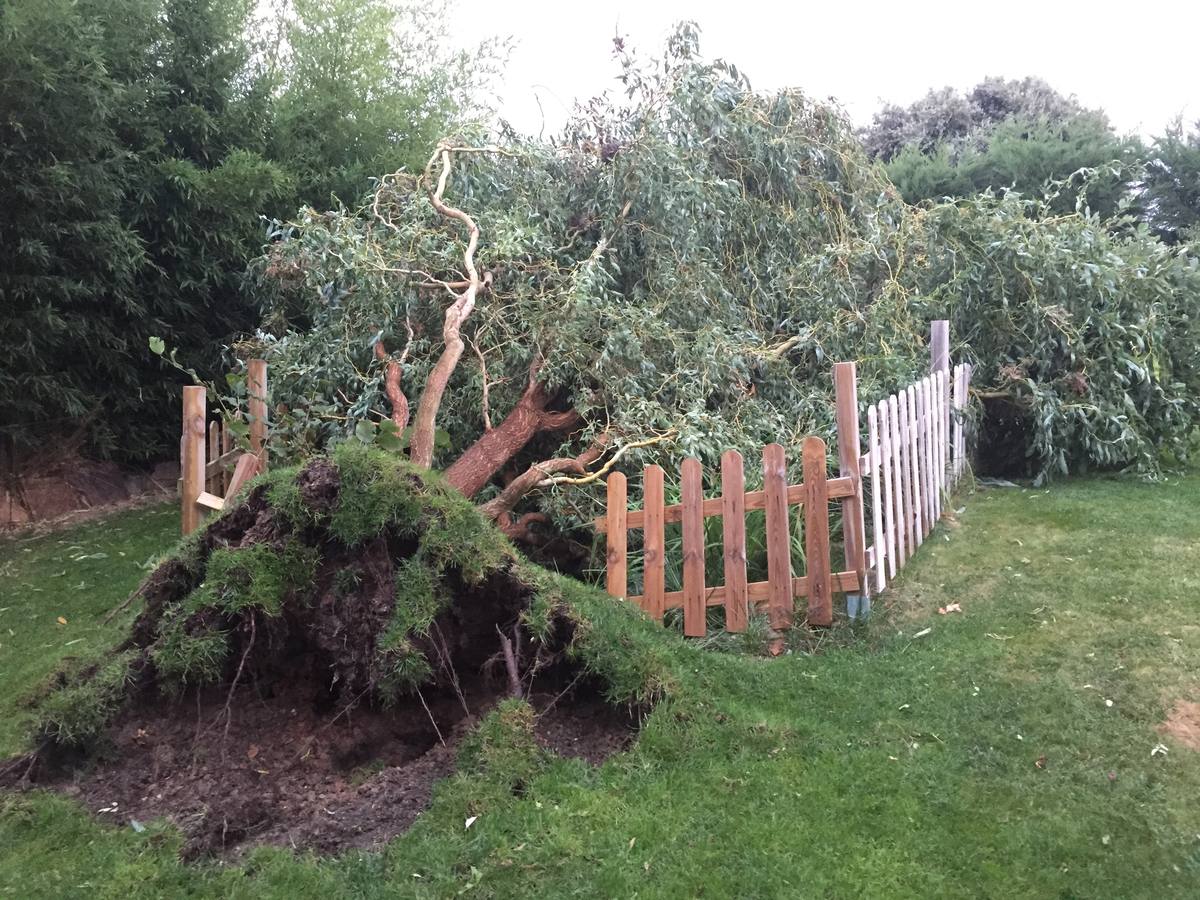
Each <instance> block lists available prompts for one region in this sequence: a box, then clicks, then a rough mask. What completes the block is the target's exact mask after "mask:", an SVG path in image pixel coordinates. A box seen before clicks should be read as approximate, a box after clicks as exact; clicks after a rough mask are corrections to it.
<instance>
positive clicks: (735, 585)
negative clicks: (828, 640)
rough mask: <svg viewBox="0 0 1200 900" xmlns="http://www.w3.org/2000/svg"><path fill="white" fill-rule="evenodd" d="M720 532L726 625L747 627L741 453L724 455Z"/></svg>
mask: <svg viewBox="0 0 1200 900" xmlns="http://www.w3.org/2000/svg"><path fill="white" fill-rule="evenodd" d="M721 535H722V538H723V544H724V552H725V629H726V631H733V632H738V631H745V630H746V621H747V618H748V614H749V613H748V604H749V594H748V590H747V579H746V469H745V463H744V462H743V460H742V454H740V453H738V452H737V451H736V450H727V451H726V452H725V453H724V454H722V455H721Z"/></svg>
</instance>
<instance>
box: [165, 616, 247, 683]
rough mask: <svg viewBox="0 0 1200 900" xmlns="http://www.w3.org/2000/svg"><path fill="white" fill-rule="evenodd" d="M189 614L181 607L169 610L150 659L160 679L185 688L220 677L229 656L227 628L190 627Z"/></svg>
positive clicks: (216, 679) (209, 626) (211, 681)
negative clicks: (193, 628) (191, 628)
mask: <svg viewBox="0 0 1200 900" xmlns="http://www.w3.org/2000/svg"><path fill="white" fill-rule="evenodd" d="M189 622H190V617H188V616H187V615H186V614H185V613H184V611H183V610H182V609H178V608H176V609H174V610H171V611H169V612H168V613H167V614H166V615H165V616H164V617H163V622H162V627H161V628H160V629H159V639H158V640H157V641H156V642H155V643H154V645H153V646H152V647H151V648H150V654H149V655H150V660H151V662H153V663H154V669H155V671H156V672H157V673H158V677H159V679H160V681H162V682H167V683H171V684H174V685H176V686H177V687H179V688H181V689H182V688H184V687H187V686H189V685H199V684H212V683H213V682H215V681H218V680H220V678H221V674H222V672H223V671H224V668H225V661H226V660H227V659H228V657H229V641H228V636H227V635H226V633H225V632H224V631H221V630H219V629H217V628H215V627H213V626H211V625H201V626H200V627H198V628H196V629H195V630H190V629H189Z"/></svg>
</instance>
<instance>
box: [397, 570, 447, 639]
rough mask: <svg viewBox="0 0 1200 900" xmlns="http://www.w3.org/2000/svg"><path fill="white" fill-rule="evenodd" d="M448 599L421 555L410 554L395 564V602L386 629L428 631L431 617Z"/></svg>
mask: <svg viewBox="0 0 1200 900" xmlns="http://www.w3.org/2000/svg"><path fill="white" fill-rule="evenodd" d="M449 603H450V596H449V594H448V592H447V591H446V590H445V589H444V588H443V587H442V585H441V582H440V580H439V578H438V573H435V572H434V571H433V570H432V569H431V568H430V567H429V566H428V565H427V564H426V563H425V560H424V559H423V558H422V557H420V556H411V557H409V558H408V559H406V560H403V561H402V562H400V563H399V564H398V565H397V566H396V605H395V607H394V608H393V611H392V620H391V623H390V625H389V626H388V632H387V633H388V634H397V635H410V634H413V635H425V634H428V633H429V629H430V627H431V626H432V625H433V620H434V619H436V618H437V616H438V613H440V612H441V611H442V610H443V609H445V608H446V607H447V606H448V605H449ZM385 640H386V635H385Z"/></svg>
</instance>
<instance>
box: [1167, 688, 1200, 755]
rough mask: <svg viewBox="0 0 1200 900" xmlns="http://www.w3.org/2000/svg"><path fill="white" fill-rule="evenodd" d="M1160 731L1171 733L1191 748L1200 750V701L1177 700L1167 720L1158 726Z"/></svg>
mask: <svg viewBox="0 0 1200 900" xmlns="http://www.w3.org/2000/svg"><path fill="white" fill-rule="evenodd" d="M1158 733H1159V734H1166V735H1170V736H1171V737H1173V738H1175V740H1177V741H1179V743H1181V744H1183V746H1185V747H1187V748H1188V749H1189V750H1197V751H1200V703H1193V702H1191V701H1190V700H1179V701H1176V703H1175V706H1174V708H1173V709H1172V710H1171V713H1170V715H1168V716H1167V721H1165V722H1163V723H1162V724H1161V725H1160V726H1158Z"/></svg>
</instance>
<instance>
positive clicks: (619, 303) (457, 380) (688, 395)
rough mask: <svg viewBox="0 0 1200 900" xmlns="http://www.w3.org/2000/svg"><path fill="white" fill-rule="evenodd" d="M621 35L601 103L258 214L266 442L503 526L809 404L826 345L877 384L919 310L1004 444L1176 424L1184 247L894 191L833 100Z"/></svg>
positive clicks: (521, 525) (810, 414)
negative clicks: (370, 460)
mask: <svg viewBox="0 0 1200 900" xmlns="http://www.w3.org/2000/svg"><path fill="white" fill-rule="evenodd" d="M618 50H619V52H620V55H621V57H622V64H623V80H624V84H625V87H626V97H625V99H624V101H623V102H621V103H613V102H609V101H606V100H601V101H594V102H593V103H591V104H590V105H588V106H587V107H585V108H583V109H582V110H581V111H580V112H579V114H578V116H577V118H576V119H575V121H574V123H573V124H572V125H571V126H570V127H569V129H568V131H567V132H566V134H564V135H563V137H562V139H561V140H560V141H558V142H557V143H555V144H548V143H545V142H542V141H535V140H527V139H520V138H518V137H516V136H514V135H510V134H509V135H503V136H502V137H501V138H500V139H499V140H495V141H490V142H489V141H487V140H484V139H483V138H482V137H481V136H479V135H474V136H473V135H470V134H466V135H461V136H459V137H457V138H455V139H453V140H447V141H444V142H442V143H441V144H439V146H438V147H437V148H436V149H435V151H434V152H433V154H432V156H431V157H430V160H429V164H428V166H427V167H426V170H425V171H424V172H423V173H421V174H419V175H413V174H407V173H403V172H401V173H396V174H393V175H388V176H386V177H383V178H381V179H380V181H379V183H378V185H377V187H376V189H375V190H374V191H373V192H372V194H371V195H370V196H369V197H368V198H367V201H366V203H365V204H364V206H363V207H362V209H360V210H358V211H356V212H352V213H351V212H347V211H334V212H327V213H320V212H317V211H314V210H311V209H306V210H303V211H302V212H301V215H300V216H299V218H298V219H297V221H295V222H293V223H289V224H287V225H283V226H280V227H279V229H278V233H277V238H278V239H277V240H276V241H275V242H274V243H273V244H272V245H271V246H270V248H269V252H268V253H267V254H266V255H265V256H264V257H263V258H262V259H261V260H260V261H259V262H258V263H257V264H256V267H255V273H256V276H257V278H258V281H259V284H260V285H261V287H262V290H263V293H264V296H265V297H266V305H267V309H266V315H265V318H264V322H263V325H262V328H261V329H260V331H259V333H258V335H257V336H256V338H255V339H254V340H253V341H252V342H251V343H253V344H255V345H257V346H255V347H254V348H253V350H254V352H257V353H265V354H266V355H267V356H268V358H269V359H270V360H271V365H272V370H273V372H274V377H273V383H274V385H275V386H276V390H275V391H274V399H276V400H277V401H278V405H277V407H276V410H275V422H274V433H275V434H276V435H277V439H276V443H275V446H276V448H277V449H278V450H279V452H281V453H284V454H287V455H291V454H297V455H304V454H306V453H309V452H313V451H317V450H320V449H321V448H323V447H325V446H326V445H328V444H330V443H336V442H337V441H339V440H342V439H346V438H349V439H358V440H362V441H366V442H375V443H378V444H380V445H382V446H384V447H385V448H390V449H393V450H401V449H404V448H406V449H407V451H408V453H409V455H410V457H411V459H412V461H413V462H415V463H418V464H420V465H422V466H430V465H436V466H438V467H440V468H444V469H445V473H446V476H447V478H448V480H449V482H450V483H451V484H452V485H454V486H455V487H456V488H458V489H459V490H460V491H461V492H462V493H463V494H465V495H466V496H468V497H471V498H474V499H475V500H476V502H477V503H478V504H480V506H481V507H482V509H483V510H484V511H485V512H486V513H487V514H488V515H489V516H490V517H491V518H493V519H494V520H496V521H497V522H498V523H500V525H501V526H502V527H503V528H504V530H505V531H506V532H507V533H508V534H509V535H510V536H514V537H518V538H525V537H529V536H530V535H531V531H530V526H531V525H532V524H533V523H535V522H537V521H539V520H542V519H544V518H545V516H546V515H547V514H552V515H559V516H566V517H567V518H568V519H570V518H574V519H575V520H576V521H579V520H584V519H586V518H587V517H588V516H589V514H590V513H591V512H592V510H591V509H584V508H583V506H584V504H585V503H588V502H592V500H594V498H595V497H596V495H597V492H595V491H583V492H580V491H573V492H566V491H556V490H545V489H547V488H551V489H552V488H554V487H556V486H562V485H574V486H578V485H580V484H591V485H593V486H594V485H595V484H596V483H597V482H598V481H599V479H600V478H601V477H602V475H603V474H604V473H605V472H607V471H608V470H609V469H610V468H611V467H613V466H614V465H625V464H633V465H637V464H640V463H643V462H650V461H660V462H662V461H666V460H670V459H673V458H674V459H677V458H678V456H680V455H683V454H691V455H698V456H700V457H701V458H702V459H706V460H710V461H711V460H715V459H716V457H717V456H718V455H719V454H720V453H721V452H722V451H724V450H726V449H729V448H737V449H741V450H743V451H745V452H750V453H753V452H756V451H757V449H758V448H759V447H760V446H761V445H762V444H764V443H767V442H770V441H775V440H782V441H785V442H786V441H788V440H789V439H791V438H794V437H799V436H801V435H803V434H806V433H814V432H815V433H822V434H828V433H829V432H830V431H831V430H832V414H831V404H830V402H829V399H830V395H831V385H830V382H829V365H830V363H831V362H833V361H836V360H838V359H854V360H857V361H858V362H859V374H860V396H861V397H863V398H864V399H867V400H870V399H873V398H874V397H876V396H879V395H881V394H882V393H883V392H884V391H888V390H892V389H894V388H895V387H897V386H899V385H900V384H902V383H904V382H905V381H907V380H908V379H909V378H911V377H912V376H913V375H914V374H916V373H917V372H918V371H920V370H921V369H923V368H924V367H925V366H926V365H927V359H928V357H927V353H926V351H925V348H924V341H925V338H926V335H927V329H928V321H929V320H930V319H932V318H938V317H948V318H950V319H951V320H952V323H953V328H954V334H955V335H956V336H957V338H958V339H959V340H962V341H966V342H967V344H966V345H965V346H962V347H961V348H960V349H961V351H962V352H963V353H964V354H965V355H967V356H968V357H973V358H974V359H975V361H976V362H977V364H978V368H977V372H978V375H977V382H976V383H977V384H978V385H980V386H981V388H982V389H983V390H984V391H985V392H987V393H989V394H990V395H994V396H1002V397H1003V398H1005V400H1006V402H1007V403H1008V404H1009V406H1010V407H1011V409H1010V411H1009V412H1010V414H1011V415H1012V416H1013V417H1014V418H1015V420H1016V421H1017V423H1018V425H1017V433H1018V436H1017V439H1016V444H1017V445H1016V446H1015V447H1014V448H1013V452H1016V453H1018V454H1020V453H1025V454H1027V455H1028V456H1029V469H1030V471H1031V473H1032V474H1038V475H1040V476H1043V477H1044V476H1048V475H1052V474H1054V473H1056V472H1060V471H1061V472H1065V471H1067V470H1069V469H1072V468H1076V467H1079V466H1081V465H1088V464H1092V465H1097V466H1103V467H1108V468H1112V467H1121V466H1129V465H1136V466H1137V467H1139V468H1140V469H1142V470H1144V471H1149V472H1153V471H1156V470H1157V467H1158V465H1159V457H1160V454H1161V452H1162V451H1163V450H1164V449H1168V448H1172V449H1175V450H1176V451H1178V452H1181V453H1182V452H1184V451H1185V450H1186V442H1187V436H1188V434H1189V432H1190V430H1191V428H1192V426H1193V423H1194V422H1195V419H1196V414H1197V404H1196V400H1195V398H1196V397H1197V396H1198V395H1200V376H1198V374H1197V373H1198V372H1200V366H1198V365H1197V361H1198V360H1197V353H1198V352H1200V351H1197V349H1196V347H1197V345H1196V342H1195V340H1194V337H1195V336H1194V334H1193V330H1194V328H1195V325H1194V324H1192V323H1194V322H1195V315H1194V313H1195V306H1196V304H1197V299H1196V298H1197V297H1200V292H1198V291H1197V286H1198V282H1197V273H1196V268H1195V266H1194V264H1193V261H1192V260H1191V259H1190V258H1189V257H1188V256H1187V255H1186V251H1183V250H1179V249H1175V250H1169V249H1167V248H1165V247H1163V246H1162V245H1161V244H1159V243H1158V242H1156V241H1154V240H1153V239H1152V238H1151V237H1150V236H1148V235H1147V234H1145V233H1144V232H1141V231H1137V230H1133V229H1131V228H1129V227H1126V228H1112V227H1108V226H1109V224H1110V223H1100V222H1099V221H1098V220H1097V219H1096V218H1095V216H1093V215H1092V214H1091V213H1089V212H1088V211H1087V210H1086V209H1080V210H1078V211H1077V212H1076V213H1074V214H1072V215H1065V216H1064V215H1058V216H1054V217H1051V216H1050V214H1049V213H1048V211H1047V210H1048V207H1046V206H1045V205H1043V204H1042V203H1041V202H1034V201H1026V200H1024V199H1022V198H1021V197H1019V196H1016V195H1014V194H1009V195H1007V196H1002V197H982V198H978V199H975V200H969V201H961V202H958V203H947V204H942V205H937V206H930V207H925V208H917V209H914V208H912V207H909V206H906V205H905V204H904V203H903V202H902V200H901V199H900V198H899V197H898V195H897V193H896V191H895V190H894V188H893V187H892V186H891V184H890V183H889V182H888V181H887V179H886V177H885V176H884V175H883V174H882V172H881V170H880V169H879V167H878V166H876V165H874V164H872V163H871V162H870V161H869V160H868V159H867V157H866V155H865V153H864V152H863V150H862V147H861V145H860V144H859V143H858V141H857V140H856V139H855V137H854V135H853V132H852V130H851V129H850V127H849V126H848V124H847V123H846V121H845V120H844V118H843V117H842V116H841V115H840V114H839V113H838V112H837V111H836V110H834V109H832V108H830V107H827V106H823V105H820V104H815V103H813V102H811V101H809V100H808V99H806V98H805V97H804V96H803V95H802V94H800V93H799V92H796V91H783V92H780V93H777V94H774V95H762V94H758V93H755V92H753V91H752V90H751V89H750V87H749V85H748V84H747V82H746V81H745V79H744V78H743V76H742V75H741V74H740V73H739V72H738V71H737V69H736V68H734V67H733V66H730V65H728V64H724V63H708V62H704V61H702V60H700V59H699V58H698V56H697V52H696V35H695V32H694V31H693V30H692V29H690V28H686V27H685V28H682V29H681V30H680V31H678V32H677V33H676V35H675V36H674V37H673V38H672V39H671V41H670V42H669V44H668V46H667V50H666V53H665V56H664V58H663V60H662V61H660V62H658V63H655V64H652V65H648V66H645V65H642V64H640V63H639V62H638V61H637V60H636V59H635V58H633V57H632V56H630V55H628V54H626V53H624V51H623V49H622V48H620V47H619V48H618ZM1076 177H1078V178H1086V177H1089V176H1088V174H1087V173H1080V174H1079V175H1078V176H1076ZM980 379H981V380H980ZM414 401H415V402H414ZM414 406H415V413H414V412H413V409H414ZM539 489H541V490H542V491H543V493H541V494H540V495H539V499H538V502H537V503H536V504H532V503H531V502H530V495H531V494H532V493H533V492H534V491H537V490H539ZM588 498H590V499H588Z"/></svg>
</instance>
